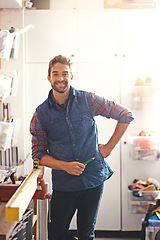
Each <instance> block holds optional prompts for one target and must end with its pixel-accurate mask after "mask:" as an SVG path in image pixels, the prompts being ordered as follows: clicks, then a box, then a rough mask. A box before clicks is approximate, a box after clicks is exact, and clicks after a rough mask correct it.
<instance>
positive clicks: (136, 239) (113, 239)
mask: <svg viewBox="0 0 160 240" xmlns="http://www.w3.org/2000/svg"><path fill="white" fill-rule="evenodd" d="M95 240H140V238H129V239H127V238H96V239H95Z"/></svg>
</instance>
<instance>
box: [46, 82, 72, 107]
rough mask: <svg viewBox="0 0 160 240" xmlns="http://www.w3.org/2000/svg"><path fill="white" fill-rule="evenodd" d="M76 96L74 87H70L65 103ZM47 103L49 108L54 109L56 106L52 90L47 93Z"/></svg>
mask: <svg viewBox="0 0 160 240" xmlns="http://www.w3.org/2000/svg"><path fill="white" fill-rule="evenodd" d="M75 95H76V90H75V88H74V87H72V86H70V92H69V97H68V99H67V102H68V101H69V100H71V99H72V98H74V97H75ZM48 103H49V105H50V107H54V106H57V103H56V101H55V99H54V97H53V91H52V89H51V90H50V91H49V94H48Z"/></svg>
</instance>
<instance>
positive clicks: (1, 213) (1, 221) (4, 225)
mask: <svg viewBox="0 0 160 240" xmlns="http://www.w3.org/2000/svg"><path fill="white" fill-rule="evenodd" d="M5 205H6V203H5V202H0V240H7V239H8V237H9V236H10V234H11V233H12V231H13V229H14V227H15V226H16V224H17V222H16V221H5Z"/></svg>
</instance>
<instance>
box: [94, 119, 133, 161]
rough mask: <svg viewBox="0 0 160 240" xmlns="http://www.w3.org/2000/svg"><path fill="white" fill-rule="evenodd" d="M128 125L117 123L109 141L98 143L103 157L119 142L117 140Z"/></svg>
mask: <svg viewBox="0 0 160 240" xmlns="http://www.w3.org/2000/svg"><path fill="white" fill-rule="evenodd" d="M128 125H129V124H128V123H117V125H116V128H115V131H114V133H113V135H112V136H111V138H110V139H109V141H108V142H107V143H106V144H104V145H103V144H100V145H99V147H98V148H99V151H100V153H101V155H102V156H103V157H104V158H106V157H108V156H109V155H110V153H111V152H112V150H113V149H114V147H115V146H116V144H117V143H118V142H119V140H120V139H121V137H122V136H123V134H124V133H125V131H126V130H127V127H128Z"/></svg>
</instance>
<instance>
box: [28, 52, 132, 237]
mask: <svg viewBox="0 0 160 240" xmlns="http://www.w3.org/2000/svg"><path fill="white" fill-rule="evenodd" d="M72 79H73V75H72V72H71V63H70V60H69V59H67V58H66V57H64V56H62V55H59V56H56V57H55V58H53V59H52V60H51V61H50V63H49V69H48V81H49V82H50V83H51V86H52V89H51V90H50V92H49V95H48V99H47V100H46V101H44V102H43V103H42V104H41V105H40V106H38V108H37V109H36V111H35V113H34V115H33V118H32V121H31V127H30V132H31V134H32V156H33V159H34V160H35V159H38V160H39V161H40V164H41V165H43V166H47V167H50V168H52V183H53V194H52V202H51V223H49V240H51V239H52V240H67V239H74V238H73V237H71V236H69V225H70V222H71V219H72V217H73V215H74V213H75V211H76V210H77V233H78V239H79V240H91V239H92V240H93V239H94V226H95V223H96V217H97V212H98V207H99V203H100V199H101V196H102V192H103V183H104V181H105V180H107V179H108V178H110V177H111V175H112V174H113V171H112V170H111V168H110V166H109V165H108V163H107V162H106V161H105V160H104V158H106V157H108V156H109V155H110V153H111V152H112V150H113V149H114V147H115V145H116V144H117V143H118V142H119V140H120V138H121V137H122V135H123V134H124V132H125V131H126V129H127V127H128V125H129V123H130V122H131V121H132V120H133V115H132V113H131V112H130V111H129V110H128V109H127V108H125V107H123V106H121V105H119V104H115V103H114V102H113V101H109V100H105V99H104V98H101V97H99V96H97V95H95V94H93V93H90V92H85V91H79V90H76V89H74V88H73V87H72V86H71V85H70V84H71V81H72ZM97 115H101V116H104V117H106V118H113V119H115V120H117V125H116V128H115V131H114V133H113V135H112V136H111V138H110V140H109V141H108V142H107V143H106V144H99V143H98V133H97V126H96V122H95V119H94V117H95V116H97ZM106 134H107V133H106ZM90 159H91V160H90ZM88 160H90V161H89V163H88V164H86V163H85V162H86V161H88Z"/></svg>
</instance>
